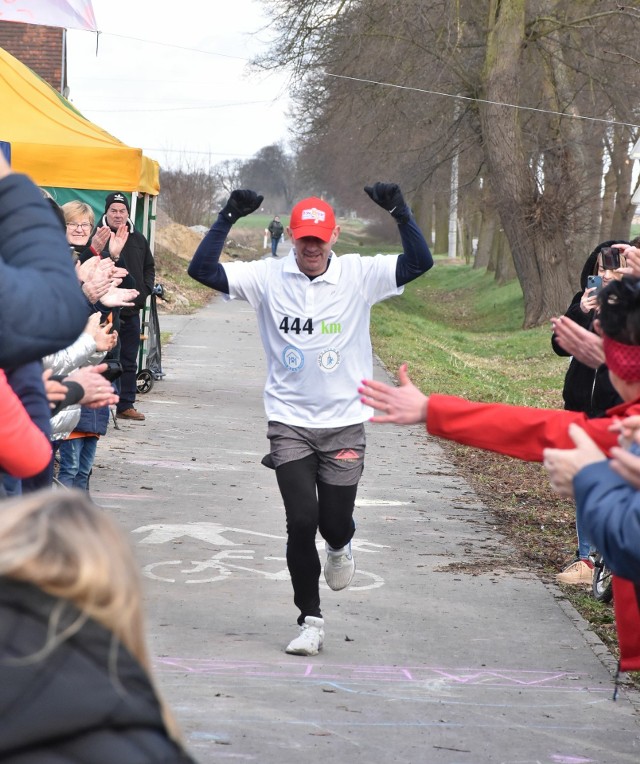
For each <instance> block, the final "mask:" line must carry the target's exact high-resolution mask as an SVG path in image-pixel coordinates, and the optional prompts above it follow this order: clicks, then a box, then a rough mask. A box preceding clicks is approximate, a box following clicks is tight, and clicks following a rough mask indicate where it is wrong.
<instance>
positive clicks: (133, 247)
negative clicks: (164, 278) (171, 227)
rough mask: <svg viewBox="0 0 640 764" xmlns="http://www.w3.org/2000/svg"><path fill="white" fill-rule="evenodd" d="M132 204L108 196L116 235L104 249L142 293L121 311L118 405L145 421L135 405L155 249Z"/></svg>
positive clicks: (120, 413) (125, 415) (107, 215)
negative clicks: (117, 246)
mask: <svg viewBox="0 0 640 764" xmlns="http://www.w3.org/2000/svg"><path fill="white" fill-rule="evenodd" d="M129 213H130V207H129V200H128V199H127V197H126V196H125V195H124V194H123V193H121V192H119V191H116V192H114V193H111V194H109V195H108V196H107V198H106V200H105V212H104V216H103V218H102V221H101V223H102V225H106V226H109V228H110V230H111V232H112V235H111V239H110V242H109V248H108V249H105V250H104V251H103V257H104V256H111V257H112V258H113V259H114V260H115V261H116V265H118V266H119V267H121V268H125V269H126V270H127V271H128V273H129V275H130V276H131V277H132V278H133V280H134V282H135V288H136V289H137V290H138V292H139V294H138V296H137V297H136V298H135V300H134V304H133V306H131V307H124V308H122V309H121V310H120V326H119V329H118V331H119V334H120V354H119V361H120V363H121V364H122V376H121V377H120V380H119V393H120V400H119V402H118V406H117V417H118V418H119V419H129V420H131V421H138V422H140V421H143V420H144V418H145V416H144V414H143V413H142V412H140V411H138V410H137V409H136V408H135V406H134V404H135V402H136V394H137V380H136V377H137V375H138V353H139V350H140V330H141V324H140V311H141V310H142V309H143V308H144V306H145V303H146V301H147V297H149V295H150V294H151V292H152V291H153V287H154V284H155V277H156V276H155V264H154V260H153V255H152V253H151V249H150V247H149V244H148V242H147V240H146V239H145V237H144V236H143V235H142V234H141V233H140V232H139V231H136V229H135V228H134V225H133V222H132V221H131V220H130V219H129ZM122 240H124V243H123V246H122V248H121V250H120V251H119V252H116V251H114V252H113V253H111V250H112V249H113V245H114V243H115V242H118V244H119V243H120V242H121V241H122Z"/></svg>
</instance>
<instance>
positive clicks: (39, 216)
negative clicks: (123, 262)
mask: <svg viewBox="0 0 640 764" xmlns="http://www.w3.org/2000/svg"><path fill="white" fill-rule="evenodd" d="M87 318H88V310H87V301H86V300H85V298H84V295H83V294H82V290H81V289H80V285H79V283H78V278H77V276H76V274H75V271H74V267H73V262H72V259H71V256H70V254H69V245H68V244H67V241H66V239H65V236H64V231H63V230H62V228H61V226H60V223H59V221H58V220H56V217H55V215H54V213H53V211H52V210H51V208H50V206H49V205H48V204H47V203H46V202H45V200H44V198H43V196H42V194H41V192H40V191H39V190H38V188H37V187H36V186H35V185H34V184H33V183H32V182H31V181H30V180H29V179H28V178H27V177H26V176H25V175H18V174H15V173H13V174H11V175H8V176H7V177H5V178H1V179H0V367H11V366H19V365H21V364H23V363H28V362H29V361H35V360H37V359H39V358H42V356H45V355H47V354H49V353H54V352H55V351H57V350H60V349H61V348H64V347H66V346H67V345H70V344H71V343H72V342H73V341H74V340H75V339H76V338H77V337H78V336H79V334H80V333H81V332H82V330H83V329H84V327H85V324H86V322H87Z"/></svg>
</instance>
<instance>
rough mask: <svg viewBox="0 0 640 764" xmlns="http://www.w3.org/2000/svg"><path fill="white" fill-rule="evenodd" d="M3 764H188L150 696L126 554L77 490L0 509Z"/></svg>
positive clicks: (164, 711)
mask: <svg viewBox="0 0 640 764" xmlns="http://www.w3.org/2000/svg"><path fill="white" fill-rule="evenodd" d="M0 760H2V761H7V762H8V761H16V762H17V761H20V762H21V764H39V763H40V762H44V761H54V760H55V761H56V762H60V763H61V764H63V763H64V762H69V764H71V762H83V764H94V763H95V764H100V762H106V761H109V762H133V761H135V762H139V763H140V764H158V763H159V762H174V763H175V764H178V762H184V764H188V762H192V761H193V760H192V759H191V758H190V757H189V755H188V754H187V753H186V752H185V750H184V748H183V746H182V743H181V741H180V736H179V733H178V729H177V725H176V723H175V721H174V719H173V717H172V715H171V712H170V710H169V709H168V707H167V706H166V704H165V703H164V702H163V701H162V700H161V698H160V697H159V695H158V693H157V690H156V689H155V688H154V683H153V679H152V676H151V662H150V659H149V654H148V651H147V646H146V640H145V634H144V624H143V613H142V594H141V585H140V580H139V575H138V570H137V565H136V563H135V560H134V557H133V554H132V552H131V549H130V547H129V545H128V543H127V540H126V538H125V537H124V535H123V533H122V532H121V531H120V529H119V528H118V527H117V526H116V524H115V523H114V522H113V521H112V520H111V519H110V518H109V517H108V516H107V515H105V514H103V513H102V512H100V511H99V510H98V509H97V507H95V506H94V505H93V504H92V503H91V502H90V501H89V500H88V499H87V497H86V495H85V494H82V493H81V492H79V491H73V490H72V491H58V492H49V491H42V492H39V493H36V494H32V495H31V496H29V497H28V498H23V499H14V500H7V501H6V502H5V503H4V504H3V506H2V512H0Z"/></svg>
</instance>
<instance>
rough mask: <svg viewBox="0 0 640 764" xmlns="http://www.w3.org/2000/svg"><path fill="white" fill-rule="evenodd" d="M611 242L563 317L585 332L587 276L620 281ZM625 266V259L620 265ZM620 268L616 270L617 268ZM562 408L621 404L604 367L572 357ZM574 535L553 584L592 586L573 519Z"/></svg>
mask: <svg viewBox="0 0 640 764" xmlns="http://www.w3.org/2000/svg"><path fill="white" fill-rule="evenodd" d="M612 244H615V242H614V241H604V242H602V243H601V244H598V246H597V247H596V248H595V249H594V250H593V252H592V253H591V254H590V255H589V257H588V258H587V260H586V262H585V264H584V267H583V269H582V273H581V275H580V286H581V290H580V291H579V292H577V293H576V294H575V295H574V296H573V299H572V301H571V304H570V305H569V308H568V309H567V312H566V313H565V316H566V317H568V318H570V319H572V320H573V321H575V322H576V323H577V324H578V325H579V326H582V327H584V328H585V329H587V330H588V331H594V328H593V322H594V319H595V318H596V317H597V313H598V308H597V301H598V296H597V293H598V291H599V290H598V288H596V287H594V288H588V285H587V281H588V278H589V276H591V275H597V276H599V277H600V278H601V279H602V287H606V286H607V284H609V283H610V281H611V280H612V279H614V278H622V272H621V271H617V270H615V269H612V268H611V265H615V263H610V262H609V261H608V260H607V263H606V265H607V267H605V263H604V262H603V249H605V248H607V249H608V248H610V247H611V245H612ZM620 264H621V265H622V266H623V267H624V265H626V263H625V261H624V259H623V260H622V262H621V263H620ZM618 267H619V266H618ZM551 346H552V348H553V350H554V352H555V353H556V354H557V355H561V356H568V355H570V354H569V353H568V352H567V351H566V350H564V348H563V347H562V346H561V345H560V343H559V342H558V340H557V338H556V335H555V333H554V334H552V335H551ZM562 397H563V399H564V407H565V409H567V410H568V411H583V412H584V413H585V414H586V415H587V416H588V417H602V416H605V412H606V411H607V410H608V409H610V408H612V407H613V406H617V405H618V404H619V403H622V398H621V397H620V396H619V395H618V393H617V392H616V390H615V389H614V387H613V385H612V384H611V381H610V379H609V371H608V369H607V366H606V364H601V365H600V366H598V367H597V368H596V369H592V368H591V367H590V366H588V365H586V364H584V363H582V362H581V361H580V360H578V359H577V358H575V357H572V358H571V361H570V363H569V368H568V369H567V373H566V375H565V379H564V387H563V390H562ZM576 535H577V539H578V549H577V553H576V557H575V559H574V560H572V561H571V562H570V563H569V564H568V565H567V566H566V567H565V569H564V570H563V571H562V572H561V573H559V574H558V575H557V576H556V580H557V581H558V582H559V583H563V584H572V585H573V584H589V585H590V584H591V580H592V577H593V563H592V562H591V559H590V557H589V554H590V551H591V542H590V540H589V537H588V535H587V534H586V533H585V530H584V528H581V527H580V524H579V522H578V518H577V516H576Z"/></svg>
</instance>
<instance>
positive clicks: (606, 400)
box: [551, 239, 623, 417]
mask: <svg viewBox="0 0 640 764" xmlns="http://www.w3.org/2000/svg"><path fill="white" fill-rule="evenodd" d="M616 243H619V244H621V243H623V242H622V241H621V240H620V239H616V240H615V241H603V242H602V243H600V244H598V246H597V247H596V248H595V249H594V250H593V252H592V253H591V254H590V255H589V257H588V258H587V261H586V262H585V264H584V267H583V269H582V273H581V275H580V287H581V289H580V291H579V292H576V294H575V295H574V296H573V299H572V300H571V305H569V307H568V309H567V312H566V313H565V316H567V317H568V318H570V319H572V320H573V321H575V322H576V324H579V325H580V326H582V327H584V328H585V329H589V331H593V320H594V318H595V311H593V310H592V311H589V313H583V312H582V309H581V308H580V299H581V298H582V295H583V293H584V290H585V289H586V288H587V277H588V276H590V275H591V274H593V273H596V272H597V271H596V260H597V258H598V253H599V252H600V250H601V249H602V248H603V247H610V246H611V245H612V244H616ZM551 347H552V348H553V350H554V352H555V353H556V354H557V355H561V356H568V355H569V353H567V352H566V351H565V350H563V349H562V348H561V347H560V345H559V344H558V342H557V340H556V335H555V334H553V335H552V336H551ZM562 398H563V400H564V407H565V409H567V410H568V411H582V412H584V413H585V414H586V415H587V416H588V417H601V416H604V413H605V411H606V410H607V409H609V408H611V407H612V406H617V405H618V403H621V402H622V398H620V396H619V395H618V393H617V392H616V391H615V390H614V388H613V385H612V384H611V381H610V380H609V370H608V369H607V367H606V366H605V365H604V364H602V366H599V367H598V368H597V369H592V368H590V367H589V366H585V364H583V363H581V362H580V361H578V360H576V359H575V358H572V359H571V362H570V364H569V368H568V369H567V373H566V375H565V378H564V387H563V389H562Z"/></svg>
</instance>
